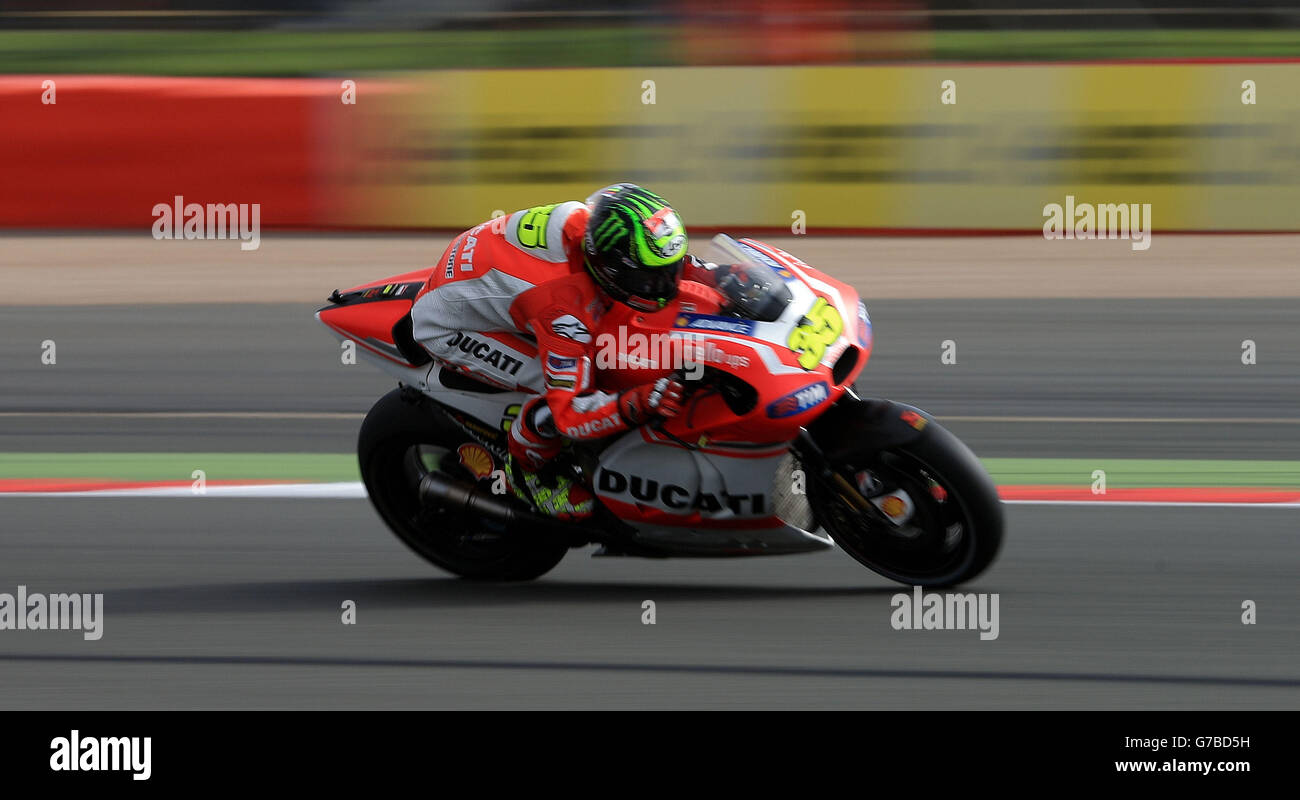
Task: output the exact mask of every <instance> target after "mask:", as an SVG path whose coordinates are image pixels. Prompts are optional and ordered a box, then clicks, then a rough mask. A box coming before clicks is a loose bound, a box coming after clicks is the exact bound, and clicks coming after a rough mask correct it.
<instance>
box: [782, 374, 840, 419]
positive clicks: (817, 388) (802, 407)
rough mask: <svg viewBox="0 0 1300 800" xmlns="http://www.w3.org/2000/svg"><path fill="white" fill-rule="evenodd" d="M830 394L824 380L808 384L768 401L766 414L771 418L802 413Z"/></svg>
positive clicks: (822, 401)
mask: <svg viewBox="0 0 1300 800" xmlns="http://www.w3.org/2000/svg"><path fill="white" fill-rule="evenodd" d="M830 396H831V391H830V387H829V386H827V385H826V384H825V383H824V382H822V383H814V384H810V385H808V386H805V387H803V388H802V389H797V390H795V391H793V392H791V393H790V394H787V395H786V396H785V397H782V398H781V399H779V400H774V401H773V402H771V403H769V404H768V406H767V415H768V416H769V417H771V418H772V419H781V418H783V417H793V416H794V415H795V414H802V413H803V412H805V411H807V410H808V409H810V408H816V407H817V406H819V405H821V404H822V403H824V402H826V399H827V398H828V397H830Z"/></svg>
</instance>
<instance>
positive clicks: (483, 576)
mask: <svg viewBox="0 0 1300 800" xmlns="http://www.w3.org/2000/svg"><path fill="white" fill-rule="evenodd" d="M471 441H473V440H472V439H471V438H470V437H469V435H468V434H466V433H465V432H464V431H462V430H460V429H459V428H457V427H456V426H455V425H454V424H453V423H451V422H450V421H449V420H447V419H446V417H445V416H443V415H442V414H441V413H440V412H439V411H438V410H437V409H436V408H435V406H434V404H433V401H432V400H429V399H428V398H425V397H422V396H420V395H418V394H415V393H413V392H410V391H409V390H403V389H400V388H399V389H394V390H393V391H391V392H389V393H388V394H386V395H384V396H383V397H381V398H380V399H379V400H378V402H376V403H375V404H374V406H373V407H371V409H370V413H368V414H366V419H365V421H364V422H363V423H362V424H361V434H360V436H359V437H358V441H357V458H358V461H359V463H360V466H361V479H362V480H363V481H364V482H365V485H366V492H367V494H369V495H370V502H371V503H372V504H373V505H374V507H375V510H376V511H378V512H379V516H380V517H381V518H382V519H383V520H384V522H385V523H386V524H387V525H388V527H389V528H390V529H391V530H392V531H393V533H395V534H396V535H397V538H399V539H401V540H402V542H403V543H404V544H406V546H407V547H409V548H411V549H412V550H414V551H415V552H416V553H418V554H419V555H420V556H421V557H423V558H425V559H426V560H428V561H430V562H431V563H433V564H435V565H437V566H438V567H441V568H442V569H445V570H446V571H448V572H451V573H453V574H455V575H459V576H461V577H462V578H469V579H472V580H483V581H526V580H532V579H534V578H537V577H539V576H541V575H545V574H546V573H547V572H549V571H550V570H551V569H552V568H554V567H555V565H556V564H558V563H560V560H561V559H563V558H564V554H565V553H566V552H568V544H567V543H566V542H563V541H560V540H557V539H556V538H555V537H554V536H553V535H552V534H549V533H547V532H545V531H526V532H522V533H520V532H513V531H506V530H504V529H503V528H501V527H500V526H495V525H494V524H492V523H489V522H487V521H485V520H483V519H478V518H471V517H468V516H466V515H464V514H459V513H456V512H453V511H451V510H450V509H446V508H440V507H433V506H430V505H428V504H427V503H422V502H421V499H420V494H419V483H420V478H421V477H423V475H424V474H425V473H426V472H427V471H428V469H429V467H428V465H427V464H426V463H425V456H424V454H423V450H422V448H428V449H430V451H437V450H444V451H449V452H451V453H455V451H456V448H457V447H459V446H460V445H462V444H465V443H467V442H471ZM448 461H450V459H449V460H448ZM445 467H446V464H444V468H445ZM458 477H459V476H458ZM466 477H468V476H466Z"/></svg>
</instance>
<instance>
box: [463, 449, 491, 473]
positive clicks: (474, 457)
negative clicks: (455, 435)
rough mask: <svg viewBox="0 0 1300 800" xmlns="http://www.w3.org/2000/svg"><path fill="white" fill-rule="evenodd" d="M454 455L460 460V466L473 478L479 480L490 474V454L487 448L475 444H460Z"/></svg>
mask: <svg viewBox="0 0 1300 800" xmlns="http://www.w3.org/2000/svg"><path fill="white" fill-rule="evenodd" d="M456 455H457V456H458V457H459V458H460V465H461V466H462V467H464V468H465V469H467V470H468V471H469V473H470V474H471V475H473V476H474V477H475V478H478V479H480V480H481V479H483V478H486V477H488V476H489V475H491V474H492V467H493V461H492V454H491V453H489V452H488V451H487V448H485V447H483V446H481V445H477V444H462V445H461V446H460V447H458V448H456Z"/></svg>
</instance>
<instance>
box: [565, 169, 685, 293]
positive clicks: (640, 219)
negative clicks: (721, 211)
mask: <svg viewBox="0 0 1300 800" xmlns="http://www.w3.org/2000/svg"><path fill="white" fill-rule="evenodd" d="M587 207H588V208H589V209H590V210H591V216H590V218H589V219H588V220H587V232H586V235H585V236H584V237H583V246H584V249H585V250H586V265H587V271H588V272H589V273H590V274H591V277H592V279H593V280H595V281H596V284H597V285H598V286H600V288H601V289H603V290H604V291H605V293H606V294H608V295H610V296H611V297H613V298H614V299H615V300H618V301H620V302H622V303H626V304H627V305H629V306H631V307H633V308H636V309H640V310H642V311H655V310H658V309H660V308H663V307H664V306H665V305H667V304H668V301H670V300H672V299H673V298H674V297H676V295H677V282H678V280H680V278H681V272H682V259H683V258H685V256H686V243H687V239H686V228H685V226H683V225H682V221H681V218H680V217H679V216H678V215H677V212H676V211H674V210H673V209H672V207H671V206H669V205H668V202H667V201H666V200H664V199H663V198H662V197H660V196H659V195H657V194H654V193H653V192H649V191H646V190H645V189H642V188H641V187H640V186H637V185H635V184H631V183H616V184H614V185H612V186H607V187H605V188H604V189H601V190H600V191H599V192H596V193H595V194H593V195H592V196H591V197H589V198H587Z"/></svg>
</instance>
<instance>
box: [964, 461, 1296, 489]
mask: <svg viewBox="0 0 1300 800" xmlns="http://www.w3.org/2000/svg"><path fill="white" fill-rule="evenodd" d="M983 461H984V466H985V468H987V469H988V471H989V474H991V475H992V476H993V480H994V482H996V483H997V484H998V485H1000V486H1022V485H1041V484H1053V485H1063V486H1091V485H1092V481H1093V477H1092V473H1093V470H1098V469H1100V470H1105V472H1106V486H1107V488H1112V489H1124V488H1142V487H1150V486H1162V487H1163V486H1260V487H1279V488H1293V487H1300V461H1234V460H1195V459H1187V460H1181V459H1146V458H986V459H983Z"/></svg>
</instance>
